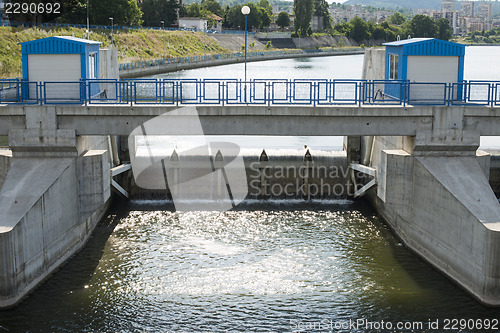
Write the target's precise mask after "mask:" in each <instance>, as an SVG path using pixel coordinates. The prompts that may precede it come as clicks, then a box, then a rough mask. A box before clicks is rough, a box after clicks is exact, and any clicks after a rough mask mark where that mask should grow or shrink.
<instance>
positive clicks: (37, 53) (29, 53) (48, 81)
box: [20, 36, 101, 100]
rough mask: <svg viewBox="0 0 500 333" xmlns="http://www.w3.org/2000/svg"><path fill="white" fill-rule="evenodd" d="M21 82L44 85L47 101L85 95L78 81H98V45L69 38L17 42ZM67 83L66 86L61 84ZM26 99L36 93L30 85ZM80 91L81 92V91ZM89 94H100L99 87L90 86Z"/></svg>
mask: <svg viewBox="0 0 500 333" xmlns="http://www.w3.org/2000/svg"><path fill="white" fill-rule="evenodd" d="M20 44H21V51H22V61H23V80H24V81H29V82H39V83H43V82H45V85H44V89H45V94H46V96H48V98H50V99H53V100H74V99H80V97H81V96H82V94H85V93H88V92H85V90H84V89H81V85H80V84H79V82H80V81H81V80H86V79H99V78H100V77H99V44H101V43H100V42H96V41H92V40H87V39H81V38H76V37H69V36H54V37H48V38H43V39H36V40H32V41H29V42H24V43H20ZM65 82H67V84H64V83H65ZM29 87H30V88H29V89H30V91H29V96H30V98H33V97H34V95H35V94H36V93H37V91H36V89H34V88H33V85H32V84H29ZM82 90H83V91H82ZM92 90H93V91H91V92H90V94H91V95H95V94H99V93H100V91H99V90H100V88H99V85H98V84H93V85H92Z"/></svg>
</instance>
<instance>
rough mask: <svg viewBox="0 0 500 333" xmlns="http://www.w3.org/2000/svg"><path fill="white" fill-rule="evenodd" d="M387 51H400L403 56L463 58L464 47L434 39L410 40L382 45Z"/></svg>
mask: <svg viewBox="0 0 500 333" xmlns="http://www.w3.org/2000/svg"><path fill="white" fill-rule="evenodd" d="M383 45H385V46H386V49H387V51H391V52H394V51H395V50H397V49H399V50H400V51H401V50H402V54H403V55H423V56H425V55H431V56H432V55H434V56H464V55H465V45H463V44H458V43H453V42H449V41H445V40H441V39H436V38H412V39H405V40H399V41H395V42H390V43H384V44H383Z"/></svg>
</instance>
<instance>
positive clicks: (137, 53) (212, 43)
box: [0, 27, 368, 78]
mask: <svg viewBox="0 0 500 333" xmlns="http://www.w3.org/2000/svg"><path fill="white" fill-rule="evenodd" d="M84 33H85V29H80V28H72V27H57V28H37V29H36V30H35V29H34V28H12V27H0V78H13V77H20V76H21V72H22V61H21V45H19V43H22V42H27V41H30V40H34V39H36V38H38V39H40V38H46V37H50V36H74V37H79V38H82V37H84ZM90 37H91V39H92V40H95V41H98V42H101V43H102V44H101V47H110V46H113V47H114V48H116V49H117V51H118V61H119V63H121V64H125V63H134V62H144V61H150V60H154V59H172V58H180V57H195V56H207V55H215V54H229V53H233V54H234V53H239V52H241V51H242V48H243V46H244V43H245V37H244V35H231V34H205V33H203V32H193V31H161V30H115V31H114V32H113V34H111V30H107V29H100V30H93V31H92V32H91V35H90ZM293 41H294V43H295V46H296V48H302V49H317V48H322V47H329V48H330V47H335V48H337V47H338V48H342V47H351V46H352V47H356V46H358V44H357V43H356V42H355V41H353V40H350V39H348V38H346V37H344V36H335V37H332V36H314V37H304V38H294V39H293ZM247 43H248V51H249V52H252V51H261V50H264V49H265V48H266V45H265V44H264V43H263V42H260V41H259V40H258V39H257V38H255V37H254V36H253V35H248V42H247ZM271 44H272V43H271ZM367 45H368V44H367ZM272 49H274V50H276V48H272ZM236 58H238V57H237V56H236ZM238 59H239V58H238ZM269 59H276V58H269ZM279 59H283V57H281V58H279ZM260 60H268V59H267V58H266V59H264V58H263V59H260ZM239 61H240V60H237V61H236V62H239ZM253 61H256V60H253ZM225 63H234V62H222V63H220V64H225ZM218 64H219V63H216V65H218ZM204 65H205V66H206V65H213V64H211V63H210V64H204ZM196 67H199V66H196ZM196 67H180V68H175V69H174V70H178V69H184V68H196Z"/></svg>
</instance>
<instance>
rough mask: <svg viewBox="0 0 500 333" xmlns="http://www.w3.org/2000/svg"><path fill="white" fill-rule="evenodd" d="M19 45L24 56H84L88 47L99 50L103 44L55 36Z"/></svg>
mask: <svg viewBox="0 0 500 333" xmlns="http://www.w3.org/2000/svg"><path fill="white" fill-rule="evenodd" d="M19 44H21V48H22V53H23V54H63V53H69V54H75V53H80V54H83V53H85V50H86V48H88V47H92V48H96V47H97V48H99V44H101V42H96V41H93V40H88V39H82V38H76V37H71V36H53V37H47V38H42V39H35V40H32V41H29V42H24V43H19Z"/></svg>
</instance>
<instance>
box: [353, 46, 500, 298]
mask: <svg viewBox="0 0 500 333" xmlns="http://www.w3.org/2000/svg"><path fill="white" fill-rule="evenodd" d="M382 54H383V50H377V51H375V50H371V51H368V52H367V53H366V54H365V68H364V71H363V72H364V75H365V77H364V78H365V79H382V78H381V77H380V73H384V70H380V69H381V68H382V69H383V68H384V63H383V62H382V61H381V60H382V59H383V58H384V57H383V56H382ZM377 68H378V70H377ZM468 111H469V110H467V107H464V106H459V107H433V108H432V117H431V119H432V124H431V126H427V127H425V128H424V127H423V126H422V128H417V130H416V133H415V135H414V136H375V137H361V140H360V139H359V138H353V140H352V141H351V144H347V145H346V146H348V147H350V151H353V152H357V151H359V152H360V156H359V160H360V161H362V163H363V164H365V165H367V166H370V167H373V168H375V169H376V170H377V183H378V184H377V187H376V189H374V190H372V191H370V192H369V193H368V197H369V200H370V201H371V202H372V204H373V206H374V207H375V208H376V210H377V211H378V212H379V213H380V214H381V215H382V216H383V218H384V219H385V220H386V222H387V224H388V225H389V226H390V227H391V229H392V230H393V231H394V232H395V233H396V234H397V235H398V236H399V238H400V239H401V240H402V241H403V243H404V244H405V245H406V246H407V247H408V248H410V249H411V250H413V251H414V252H416V253H417V254H418V255H419V256H421V257H422V258H423V259H425V260H426V261H427V262H429V263H430V264H431V265H432V266H434V267H435V268H436V269H437V270H439V271H441V272H442V273H443V274H444V275H446V276H447V277H448V278H450V279H451V280H453V281H454V282H455V283H457V284H458V285H460V286H461V287H463V288H464V289H465V290H467V291H468V292H469V293H470V294H471V295H473V296H474V297H475V298H476V299H478V300H479V301H480V302H482V303H483V304H486V305H489V306H500V261H499V260H498V259H499V258H500V205H499V203H498V199H497V198H496V196H495V193H494V192H493V190H492V188H491V186H490V184H489V181H488V179H489V173H490V156H489V154H487V153H485V152H482V151H478V150H477V149H478V147H479V139H480V134H479V130H478V128H476V127H474V126H470V125H471V124H470V123H469V122H468V121H467V120H466V116H465V115H466V114H467V113H470V112H468ZM347 141H348V142H349V140H347ZM358 143H359V145H358ZM348 152H349V151H348ZM351 156H353V158H351V159H350V160H355V157H356V156H355V154H352V155H351Z"/></svg>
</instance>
